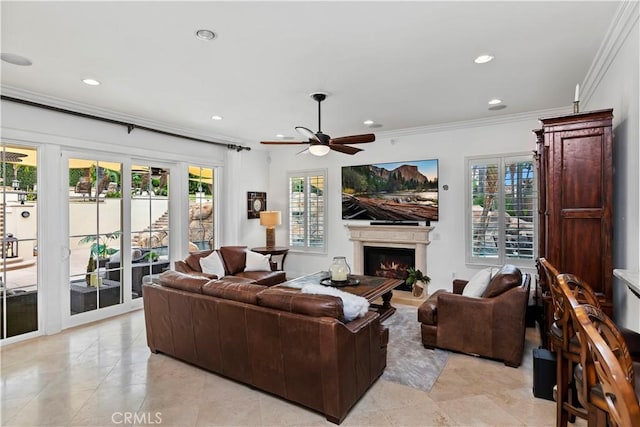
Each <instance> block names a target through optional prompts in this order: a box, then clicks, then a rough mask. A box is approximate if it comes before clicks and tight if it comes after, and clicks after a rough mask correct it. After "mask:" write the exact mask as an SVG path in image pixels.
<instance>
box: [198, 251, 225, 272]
mask: <svg viewBox="0 0 640 427" xmlns="http://www.w3.org/2000/svg"><path fill="white" fill-rule="evenodd" d="M200 269H201V270H202V272H203V273H207V274H213V275H215V276H216V277H218V278H219V279H221V278H222V277H224V265H223V264H222V259H220V255H218V251H213V252H211V253H210V254H209V255H208V256H205V257H201V258H200Z"/></svg>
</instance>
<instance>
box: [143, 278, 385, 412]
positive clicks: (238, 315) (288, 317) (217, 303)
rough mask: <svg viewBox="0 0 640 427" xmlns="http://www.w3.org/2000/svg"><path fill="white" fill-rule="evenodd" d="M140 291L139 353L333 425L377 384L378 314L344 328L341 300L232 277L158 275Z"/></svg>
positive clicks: (381, 343)
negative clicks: (189, 367) (142, 332)
mask: <svg viewBox="0 0 640 427" xmlns="http://www.w3.org/2000/svg"><path fill="white" fill-rule="evenodd" d="M158 279H159V283H157V284H156V283H152V284H144V285H143V287H144V292H143V301H144V313H145V321H146V330H147V343H148V345H149V348H150V349H151V351H152V352H153V353H157V352H161V353H165V354H167V355H170V356H173V357H175V358H178V359H181V360H184V361H186V362H189V363H192V364H194V365H197V366H200V367H202V368H204V369H207V370H209V371H212V372H215V373H217V374H220V375H224V376H226V377H229V378H231V379H234V380H236V381H240V382H242V383H245V384H248V385H250V386H251V387H255V388H257V389H260V390H264V391H266V392H269V393H272V394H274V395H277V396H280V397H283V398H285V399H287V400H290V401H292V402H295V403H298V404H300V405H302V406H306V407H308V408H311V409H313V410H316V411H318V412H321V413H322V414H324V415H325V417H326V418H327V420H329V421H331V422H333V423H336V424H340V423H341V422H342V420H343V419H344V418H345V417H346V415H347V413H348V411H349V410H350V409H351V408H352V407H353V405H354V404H355V403H356V402H357V401H358V400H359V399H360V397H362V395H364V393H365V392H366V391H367V389H368V388H369V387H370V386H371V384H373V383H374V382H375V381H376V379H377V378H378V377H379V376H380V375H381V374H382V372H383V371H384V368H385V367H386V362H387V350H386V346H387V342H388V337H389V335H388V330H387V329H386V328H385V327H384V326H381V324H380V321H379V316H378V314H377V313H374V312H368V313H367V314H366V315H365V316H363V317H360V318H357V319H355V320H353V321H351V322H348V323H345V322H344V321H343V306H342V300H341V299H340V298H337V297H333V296H329V295H310V294H303V293H300V292H299V291H298V290H293V289H292V290H287V289H282V288H269V287H267V286H262V285H258V284H256V283H252V282H250V281H247V280H246V279H242V278H238V277H229V278H224V279H214V280H208V279H207V278H205V277H196V276H189V275H185V274H182V273H179V272H175V271H167V272H164V273H162V274H160V276H159V278H158Z"/></svg>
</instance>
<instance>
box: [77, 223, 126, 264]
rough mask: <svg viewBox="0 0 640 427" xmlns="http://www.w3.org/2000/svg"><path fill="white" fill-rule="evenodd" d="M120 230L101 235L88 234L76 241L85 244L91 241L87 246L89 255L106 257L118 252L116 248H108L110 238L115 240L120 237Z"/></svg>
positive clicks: (91, 256)
mask: <svg viewBox="0 0 640 427" xmlns="http://www.w3.org/2000/svg"><path fill="white" fill-rule="evenodd" d="M120 235H121V233H120V230H117V231H114V232H113V233H107V234H104V235H102V236H96V235H93V234H92V235H89V236H85V237H84V238H82V239H81V240H80V241H79V242H78V243H80V244H87V243H91V247H90V248H89V257H90V258H94V257H96V256H97V257H98V258H108V257H109V256H111V255H113V254H114V253H116V252H118V249H114V248H110V247H109V242H110V241H111V240H116V239H119V238H120Z"/></svg>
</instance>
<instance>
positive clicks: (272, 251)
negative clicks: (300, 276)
mask: <svg viewBox="0 0 640 427" xmlns="http://www.w3.org/2000/svg"><path fill="white" fill-rule="evenodd" d="M251 250H252V251H253V252H258V253H259V254H262V255H271V257H273V256H274V255H276V256H280V255H281V256H282V259H280V263H279V265H278V262H277V261H275V260H273V261H274V262H275V263H276V265H278V266H277V267H276V268H277V269H278V270H284V260H285V258H286V257H287V254H288V253H289V248H285V247H280V246H274V247H273V248H268V247H266V246H259V247H257V248H251Z"/></svg>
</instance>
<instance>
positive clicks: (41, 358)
mask: <svg viewBox="0 0 640 427" xmlns="http://www.w3.org/2000/svg"><path fill="white" fill-rule="evenodd" d="M416 327H417V325H416ZM536 336H537V332H536V331H535V330H533V329H528V330H527V348H526V351H525V359H524V362H523V365H522V366H521V367H520V368H518V369H513V368H508V367H505V366H504V365H503V364H502V363H500V362H495V361H490V360H485V359H480V358H475V357H471V356H466V355H460V354H452V355H451V356H450V358H449V361H448V363H447V366H446V367H445V369H444V371H443V372H442V374H441V375H440V377H439V378H438V381H437V382H436V384H435V385H434V387H433V389H432V390H431V391H430V392H429V393H425V392H422V391H418V390H415V389H412V388H409V387H406V386H403V385H399V384H395V383H392V382H388V381H383V380H378V381H377V382H376V383H375V384H374V385H373V387H372V388H371V389H370V390H369V391H368V392H367V394H366V395H365V396H364V397H363V398H362V399H361V400H360V401H359V402H358V403H357V405H356V406H355V407H354V408H353V410H352V411H351V412H350V414H349V415H348V416H347V418H346V419H345V421H344V422H343V423H342V426H345V427H349V426H553V425H555V404H554V403H553V402H549V401H547V400H542V399H536V398H534V397H533V394H532V357H531V353H532V352H531V350H532V349H533V348H535V347H536V346H537V345H538V342H537V338H536ZM0 355H1V360H0V362H1V364H2V365H1V374H2V381H1V388H0V394H1V396H2V407H1V410H2V412H1V415H0V416H1V425H3V426H35V425H48V426H104V425H108V426H114V425H133V424H135V425H145V424H146V425H160V426H333V424H331V423H329V422H327V421H326V420H325V419H324V418H323V417H322V416H321V415H319V414H317V413H315V412H312V411H309V410H306V409H304V408H301V407H298V406H296V405H293V404H290V403H288V402H286V401H284V400H281V399H278V398H275V397H273V396H269V395H266V394H264V393H261V392H260V391H256V390H252V389H250V388H249V387H246V386H244V385H242V384H238V383H235V382H233V381H229V380H226V379H224V378H222V377H219V376H217V375H215V374H211V373H208V372H205V371H202V370H200V369H198V368H195V367H192V366H189V365H186V364H184V363H182V362H179V361H176V360H173V359H171V358H169V357H167V356H163V355H159V354H158V355H154V354H151V353H150V352H149V350H148V348H147V345H146V336H145V331H144V315H143V312H142V311H136V312H133V313H130V314H126V315H122V316H119V317H116V318H113V319H109V320H105V321H102V322H99V323H95V324H92V325H87V326H83V327H79V328H74V329H71V330H67V331H64V332H62V333H60V334H56V335H53V336H46V337H41V338H37V339H34V340H30V341H28V342H23V343H18V344H13V345H10V346H5V347H3V348H2V349H1V353H0ZM575 425H576V426H580V427H581V426H585V425H586V423H583V422H582V421H580V420H579V421H578V422H577V423H576V424H575Z"/></svg>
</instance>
